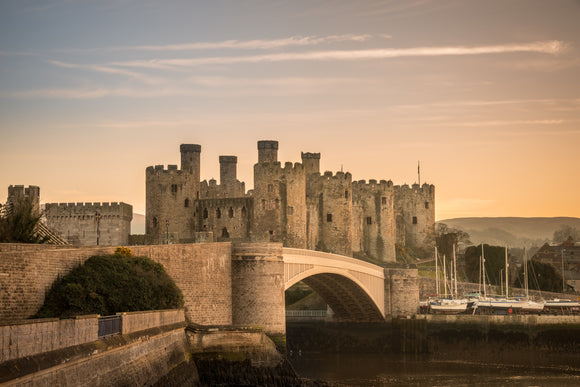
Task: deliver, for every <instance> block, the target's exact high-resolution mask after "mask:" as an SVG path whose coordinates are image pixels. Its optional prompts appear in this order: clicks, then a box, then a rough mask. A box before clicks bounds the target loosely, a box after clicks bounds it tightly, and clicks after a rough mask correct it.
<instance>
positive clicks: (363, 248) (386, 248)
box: [352, 180, 396, 262]
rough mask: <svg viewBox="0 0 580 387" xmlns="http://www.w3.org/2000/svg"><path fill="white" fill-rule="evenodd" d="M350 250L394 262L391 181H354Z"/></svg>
mask: <svg viewBox="0 0 580 387" xmlns="http://www.w3.org/2000/svg"><path fill="white" fill-rule="evenodd" d="M352 191H353V251H355V252H363V253H364V254H365V255H367V256H370V257H373V258H376V259H379V260H381V261H384V262H395V256H396V254H395V217H394V209H393V183H392V182H390V181H385V180H381V181H380V183H377V181H376V180H370V181H369V183H368V184H366V182H365V181H364V180H361V181H358V182H353V184H352Z"/></svg>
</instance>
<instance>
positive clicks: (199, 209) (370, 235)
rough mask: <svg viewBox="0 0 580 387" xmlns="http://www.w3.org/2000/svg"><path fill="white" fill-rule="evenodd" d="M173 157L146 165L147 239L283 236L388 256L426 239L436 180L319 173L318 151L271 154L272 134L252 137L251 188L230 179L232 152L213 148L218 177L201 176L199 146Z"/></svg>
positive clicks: (291, 242)
mask: <svg viewBox="0 0 580 387" xmlns="http://www.w3.org/2000/svg"><path fill="white" fill-rule="evenodd" d="M180 151H181V169H178V167H177V165H169V166H168V167H167V169H165V168H164V166H163V165H156V166H154V167H153V166H150V167H148V168H147V169H146V234H147V238H148V240H149V243H157V244H159V243H175V242H199V241H248V242H269V241H270V242H282V243H283V245H284V246H287V247H296V248H302V249H311V250H322V251H327V252H332V253H335V254H341V255H346V256H368V257H372V258H375V259H378V260H381V261H384V262H394V261H395V258H396V252H395V244H399V245H403V246H414V247H426V243H427V242H426V239H427V236H428V235H430V233H431V232H432V230H433V227H434V223H435V187H434V186H433V185H429V184H423V185H422V186H420V185H419V184H414V185H413V186H411V187H409V186H408V185H402V186H394V185H393V183H392V182H391V181H385V180H381V181H379V182H377V181H376V180H370V181H369V182H368V183H367V182H365V181H364V180H361V181H355V182H353V181H352V175H351V174H350V173H348V172H347V173H343V172H337V173H336V174H333V173H332V172H325V173H324V174H321V173H320V153H304V152H303V153H302V163H295V164H293V163H291V162H286V163H285V164H284V165H282V164H281V163H280V162H279V161H278V142H277V141H258V163H257V164H255V165H254V189H253V190H250V191H248V192H246V191H245V184H244V183H243V182H241V181H239V180H237V176H236V171H237V157H236V156H220V158H219V162H220V184H217V183H216V181H215V180H213V179H212V180H210V181H209V182H207V181H200V154H201V146H200V145H195V144H182V145H181V147H180Z"/></svg>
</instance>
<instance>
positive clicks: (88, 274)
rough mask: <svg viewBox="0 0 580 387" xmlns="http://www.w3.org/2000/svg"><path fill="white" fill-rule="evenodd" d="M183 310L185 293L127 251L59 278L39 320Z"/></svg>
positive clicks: (146, 261)
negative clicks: (144, 311) (159, 310)
mask: <svg viewBox="0 0 580 387" xmlns="http://www.w3.org/2000/svg"><path fill="white" fill-rule="evenodd" d="M126 250H129V249H126ZM182 307H183V296H182V294H181V291H180V290H179V288H178V287H177V286H176V285H175V283H174V282H173V280H172V279H171V278H170V277H169V275H168V274H167V273H166V272H165V269H164V268H163V266H162V265H161V264H159V263H156V262H154V261H152V260H151V259H149V258H147V257H133V256H131V252H130V250H129V251H125V250H123V251H116V254H113V255H108V256H95V257H91V258H89V259H88V260H87V261H86V262H85V263H84V264H83V265H80V266H78V267H76V268H75V269H73V270H72V271H71V272H70V273H69V274H67V275H66V276H64V277H59V278H57V280H56V281H55V282H54V283H53V285H52V287H51V288H50V290H49V291H48V292H47V294H46V297H45V301H44V305H43V306H42V308H41V309H40V311H39V312H38V313H37V314H36V316H35V317H36V318H44V317H72V316H79V315H86V314H100V315H102V316H107V315H112V314H115V313H118V312H131V311H142V310H158V309H175V308H182Z"/></svg>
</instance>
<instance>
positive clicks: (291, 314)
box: [286, 309, 326, 317]
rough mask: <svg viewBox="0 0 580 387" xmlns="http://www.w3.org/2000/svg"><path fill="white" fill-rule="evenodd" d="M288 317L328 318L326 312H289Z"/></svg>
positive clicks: (287, 312)
mask: <svg viewBox="0 0 580 387" xmlns="http://www.w3.org/2000/svg"><path fill="white" fill-rule="evenodd" d="M286 317H326V309H324V310H287V311H286Z"/></svg>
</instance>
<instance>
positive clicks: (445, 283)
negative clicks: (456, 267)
mask: <svg viewBox="0 0 580 387" xmlns="http://www.w3.org/2000/svg"><path fill="white" fill-rule="evenodd" d="M445 261H446V259H445V254H443V281H444V282H443V289H444V290H443V292H444V295H445V296H447V270H446V265H445Z"/></svg>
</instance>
